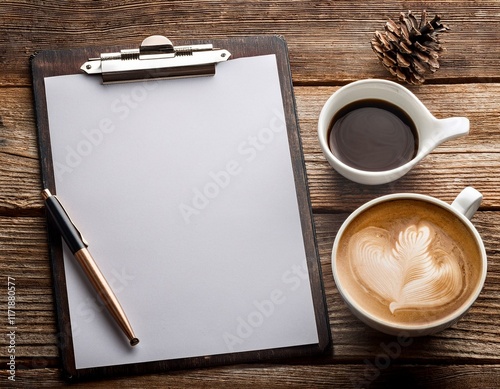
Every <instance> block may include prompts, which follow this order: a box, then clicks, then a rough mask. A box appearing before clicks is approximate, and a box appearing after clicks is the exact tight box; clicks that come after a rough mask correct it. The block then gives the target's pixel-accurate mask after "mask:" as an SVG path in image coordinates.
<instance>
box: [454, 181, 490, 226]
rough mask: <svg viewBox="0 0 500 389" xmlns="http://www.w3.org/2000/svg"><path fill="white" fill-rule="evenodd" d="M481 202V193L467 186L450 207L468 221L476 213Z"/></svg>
mask: <svg viewBox="0 0 500 389" xmlns="http://www.w3.org/2000/svg"><path fill="white" fill-rule="evenodd" d="M482 200H483V195H482V194H481V192H479V191H477V190H476V189H474V188H473V187H471V186H468V187H467V188H464V189H463V190H462V191H461V192H460V194H459V195H458V196H457V197H456V198H455V200H454V201H453V203H451V206H452V207H453V208H455V209H456V210H457V211H458V212H460V213H461V214H463V215H464V216H465V217H466V218H467V219H469V220H470V219H472V216H474V214H475V213H476V211H477V209H478V208H479V205H480V204H481V201H482Z"/></svg>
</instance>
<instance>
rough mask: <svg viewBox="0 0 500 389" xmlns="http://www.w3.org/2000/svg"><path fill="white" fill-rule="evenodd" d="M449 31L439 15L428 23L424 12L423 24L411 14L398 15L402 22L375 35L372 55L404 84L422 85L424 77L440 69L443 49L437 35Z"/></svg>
mask: <svg viewBox="0 0 500 389" xmlns="http://www.w3.org/2000/svg"><path fill="white" fill-rule="evenodd" d="M448 30H449V28H448V27H447V26H445V25H443V24H441V17H440V16H439V15H436V16H435V17H434V19H432V20H431V21H430V22H428V21H427V12H426V11H425V10H424V11H422V15H421V17H420V23H418V22H417V19H416V18H415V16H414V15H413V14H412V12H411V11H408V15H407V16H405V14H404V13H403V12H401V14H400V15H399V22H395V21H393V20H392V19H389V21H388V22H387V23H386V24H385V31H383V32H380V31H375V34H374V36H373V38H372V40H371V42H370V43H371V46H372V49H373V51H374V52H375V53H376V54H377V56H378V58H379V59H380V60H381V61H382V64H383V65H384V67H385V68H386V69H387V70H389V72H391V74H392V75H393V76H396V77H397V78H398V79H399V80H401V81H406V82H407V83H409V84H413V85H419V84H422V83H423V82H424V81H425V78H424V76H425V74H426V73H428V72H430V73H434V72H435V71H436V70H438V69H439V62H438V57H439V53H440V52H441V51H443V47H442V46H441V43H440V42H439V39H438V34H439V33H441V32H446V31H448Z"/></svg>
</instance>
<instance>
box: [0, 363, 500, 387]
mask: <svg viewBox="0 0 500 389" xmlns="http://www.w3.org/2000/svg"><path fill="white" fill-rule="evenodd" d="M376 363H377V365H375V364H376ZM385 363H386V359H385V358H384V357H383V355H380V356H379V359H377V360H373V361H369V360H367V361H361V360H360V361H359V363H357V364H345V365H292V366H288V365H278V364H277V365H241V366H230V367H221V368H212V369H198V370H192V371H186V372H177V373H168V374H153V375H147V376H141V378H140V384H138V381H137V380H131V379H130V378H127V377H122V378H115V379H110V380H103V381H95V382H91V383H80V384H74V385H71V386H72V387H74V388H88V387H91V388H95V389H99V388H103V389H108V388H110V387H112V388H115V387H120V388H124V389H126V388H137V387H143V388H146V387H147V388H165V387H168V388H169V389H184V388H192V387H196V388H227V387H230V388H234V389H239V388H241V389H246V388H248V387H249V386H250V385H251V386H252V388H296V389H300V388H304V389H312V388H325V389H326V388H328V389H329V388H336V389H342V388H349V389H353V388H356V389H357V388H359V389H361V388H367V387H369V388H370V389H378V388H380V389H387V388H403V387H404V388H410V389H411V388H426V389H496V388H498V382H499V376H500V365H498V364H495V365H439V366H429V365H423V366H415V365H400V364H398V363H397V361H396V362H394V361H392V360H389V363H387V366H386V364H385ZM377 366H379V367H377ZM59 376H60V371H59V370H58V369H56V368H43V365H41V366H39V368H34V369H31V370H20V371H18V372H17V373H16V382H15V383H13V384H14V385H9V386H10V387H19V388H22V387H36V388H58V387H62V386H66V385H65V384H64V382H63V381H62V380H61V379H60V378H59ZM0 380H2V382H6V381H7V372H6V371H5V370H2V371H0Z"/></svg>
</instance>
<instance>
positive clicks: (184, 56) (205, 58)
mask: <svg viewBox="0 0 500 389" xmlns="http://www.w3.org/2000/svg"><path fill="white" fill-rule="evenodd" d="M230 56H231V53H230V52H229V51H227V50H224V49H214V48H213V45H212V44H201V45H192V46H174V45H173V44H172V42H171V41H170V40H169V39H167V38H165V37H164V36H161V35H153V36H150V37H148V38H146V39H144V41H143V42H142V44H141V46H140V47H139V48H138V49H125V50H121V51H120V52H118V53H102V54H101V55H100V57H99V58H90V59H89V60H88V61H87V62H85V63H84V64H83V65H82V67H81V68H80V69H81V70H83V71H84V72H85V73H87V74H101V75H102V80H103V83H104V84H109V83H118V82H131V81H140V80H148V79H158V78H179V77H196V76H213V75H214V74H215V65H216V64H217V63H219V62H224V61H227V60H228V59H229V57H230Z"/></svg>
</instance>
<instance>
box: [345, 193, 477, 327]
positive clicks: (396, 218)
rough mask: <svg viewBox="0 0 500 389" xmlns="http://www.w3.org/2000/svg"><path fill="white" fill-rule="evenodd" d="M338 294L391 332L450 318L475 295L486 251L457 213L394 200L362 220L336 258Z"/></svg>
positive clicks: (354, 225) (413, 201)
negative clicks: (396, 327)
mask: <svg viewBox="0 0 500 389" xmlns="http://www.w3.org/2000/svg"><path fill="white" fill-rule="evenodd" d="M335 261H336V266H337V275H338V282H339V284H340V285H339V287H341V288H342V290H344V291H345V293H347V294H349V295H350V298H351V300H353V301H356V303H357V304H358V305H359V308H360V309H362V310H364V311H366V312H368V314H370V315H372V316H373V317H376V318H378V319H379V320H381V321H383V322H385V323H389V324H391V325H409V324H411V325H420V324H422V325H423V324H429V323H432V322H435V321H438V320H440V319H442V318H445V317H446V316H447V315H449V314H452V313H453V312H455V311H456V310H457V309H458V308H459V307H461V306H462V305H463V304H464V303H465V302H466V301H467V299H468V298H469V297H470V296H471V295H472V294H473V290H474V289H475V288H476V287H477V284H478V282H479V280H480V277H481V274H482V254H481V249H480V247H479V245H478V243H477V241H476V240H475V238H474V235H473V234H472V233H471V232H470V230H469V229H468V228H467V226H466V225H465V224H464V223H463V222H462V221H461V220H460V219H459V218H458V217H456V216H455V215H453V214H452V213H451V212H449V211H447V210H446V209H444V208H441V207H440V206H438V205H435V204H432V203H429V202H426V201H422V200H417V199H392V200H388V201H384V202H381V203H378V204H376V205H374V206H372V207H370V208H368V209H366V210H364V211H363V212H362V213H360V214H359V215H358V216H357V217H356V218H354V219H353V220H352V221H351V222H350V223H349V225H348V226H347V228H346V229H345V230H344V231H343V233H342V236H341V237H340V240H339V245H338V249H337V252H336V259H335Z"/></svg>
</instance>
